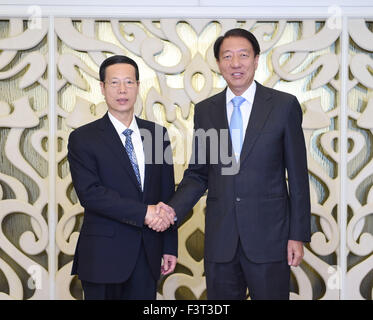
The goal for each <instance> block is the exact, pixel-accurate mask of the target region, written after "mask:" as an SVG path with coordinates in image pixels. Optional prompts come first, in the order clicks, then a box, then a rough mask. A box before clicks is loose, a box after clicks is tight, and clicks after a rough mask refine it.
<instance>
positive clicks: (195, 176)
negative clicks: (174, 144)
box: [169, 105, 208, 225]
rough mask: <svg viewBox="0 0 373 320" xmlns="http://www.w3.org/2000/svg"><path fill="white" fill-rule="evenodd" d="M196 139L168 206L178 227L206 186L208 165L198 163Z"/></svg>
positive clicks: (195, 136)
mask: <svg viewBox="0 0 373 320" xmlns="http://www.w3.org/2000/svg"><path fill="white" fill-rule="evenodd" d="M198 119H199V113H198V105H196V108H195V114H194V132H196V130H198V129H199V128H200V126H199V121H198ZM197 139H198V137H197V135H196V134H194V135H193V145H192V155H191V158H190V161H189V166H188V168H187V170H185V172H184V176H183V179H182V181H181V182H180V184H179V186H178V188H177V191H176V193H175V195H174V196H173V197H172V199H171V201H170V202H169V205H170V206H171V207H173V208H174V210H175V212H176V216H177V219H178V221H177V223H178V225H180V224H181V223H182V222H183V221H184V220H185V218H186V216H187V214H188V213H189V212H190V210H192V209H193V207H194V206H195V204H196V203H197V202H198V200H199V199H200V198H201V197H202V196H203V194H204V193H205V191H206V190H207V186H208V163H206V161H205V162H204V163H198V159H199V156H198V141H197Z"/></svg>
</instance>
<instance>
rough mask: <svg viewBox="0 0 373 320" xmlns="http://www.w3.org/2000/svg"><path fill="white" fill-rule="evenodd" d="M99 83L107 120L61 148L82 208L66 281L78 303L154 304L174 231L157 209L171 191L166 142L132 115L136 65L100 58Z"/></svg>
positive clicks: (172, 255)
mask: <svg viewBox="0 0 373 320" xmlns="http://www.w3.org/2000/svg"><path fill="white" fill-rule="evenodd" d="M100 80H101V83H100V85H101V91H102V93H103V95H104V96H105V100H106V103H107V106H108V113H106V115H105V116H104V117H103V118H101V119H99V120H97V121H94V122H92V123H89V124H87V125H85V126H82V127H80V128H78V129H76V130H75V131H73V132H72V133H71V134H70V137H69V143H68V160H69V164H70V170H71V176H72V180H73V184H74V188H75V190H76V193H77V195H78V198H79V200H80V203H81V205H82V206H83V207H84V209H85V210H84V221H83V225H82V228H81V232H80V236H79V240H78V244H77V248H76V252H75V256H74V263H73V268H72V274H78V276H79V279H80V280H81V281H82V286H83V290H84V295H85V299H155V298H156V285H157V280H158V278H159V276H160V272H161V271H162V274H168V273H170V272H172V271H173V270H174V268H175V265H176V255H177V230H176V229H175V228H173V227H171V228H168V227H169V226H170V224H174V222H173V221H174V217H173V216H172V215H169V214H167V213H165V212H164V211H162V210H160V208H159V205H158V206H157V205H156V204H157V203H159V202H162V201H163V202H164V201H168V200H169V199H170V197H171V196H172V194H173V193H174V190H175V189H174V187H175V186H174V171H173V165H172V152H171V148H170V143H169V140H168V137H167V132H166V129H165V128H163V127H161V126H158V125H156V124H155V123H153V122H150V121H145V120H142V119H139V118H137V117H136V116H135V115H134V105H135V102H136V97H137V94H138V90H139V71H138V66H137V64H136V62H135V61H133V60H132V59H130V58H128V57H125V56H112V57H110V58H108V59H106V60H105V61H104V62H103V63H102V64H101V66H100ZM157 154H158V155H159V154H162V155H164V158H162V159H161V160H160V161H159V156H158V161H157V162H156V161H155V160H156V159H155V156H156V155H157ZM146 225H148V226H146ZM167 228H168V229H167ZM161 229H162V230H165V229H167V230H166V231H164V232H159V231H160V230H161ZM157 231H158V232H157ZM162 258H163V266H162V267H161V260H162ZM161 269H162V270H161Z"/></svg>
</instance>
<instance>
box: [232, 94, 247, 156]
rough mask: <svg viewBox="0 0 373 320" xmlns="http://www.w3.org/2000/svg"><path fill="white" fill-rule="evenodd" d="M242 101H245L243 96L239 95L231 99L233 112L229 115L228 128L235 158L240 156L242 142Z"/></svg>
mask: <svg viewBox="0 0 373 320" xmlns="http://www.w3.org/2000/svg"><path fill="white" fill-rule="evenodd" d="M244 101H245V98H243V97H240V96H238V97H234V98H233V99H232V103H233V113H232V116H231V122H230V125H229V130H230V133H231V138H232V146H233V150H234V154H235V156H236V159H237V160H238V159H239V157H240V153H241V148H242V143H243V126H242V114H241V110H240V106H241V104H242V103H243V102H244Z"/></svg>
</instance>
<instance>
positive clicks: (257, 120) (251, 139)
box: [240, 82, 273, 164]
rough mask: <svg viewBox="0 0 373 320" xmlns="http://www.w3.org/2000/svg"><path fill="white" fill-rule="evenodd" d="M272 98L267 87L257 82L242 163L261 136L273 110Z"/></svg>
mask: <svg viewBox="0 0 373 320" xmlns="http://www.w3.org/2000/svg"><path fill="white" fill-rule="evenodd" d="M271 98H272V95H271V94H270V93H269V92H268V91H267V90H266V89H265V87H263V86H262V85H261V84H259V83H258V82H256V92H255V97H254V102H253V106H252V110H251V114H250V119H249V123H248V125H247V128H246V134H245V139H244V142H243V146H242V151H241V156H240V162H241V164H242V163H243V162H244V161H245V159H246V158H247V156H248V155H249V154H250V152H251V150H252V148H253V146H254V144H255V142H256V140H257V138H258V137H259V134H260V131H261V130H262V129H263V127H264V124H265V122H266V120H267V118H268V115H269V114H270V112H271V111H272V108H273V101H272V99H271Z"/></svg>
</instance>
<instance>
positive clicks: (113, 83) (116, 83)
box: [105, 79, 137, 89]
mask: <svg viewBox="0 0 373 320" xmlns="http://www.w3.org/2000/svg"><path fill="white" fill-rule="evenodd" d="M122 81H123V82H124V85H125V86H126V87H127V88H133V87H135V86H136V84H137V81H135V80H132V79H124V80H119V79H114V80H111V81H105V83H106V84H108V85H109V86H110V87H111V88H114V89H117V88H119V87H120V84H121V82H122Z"/></svg>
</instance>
